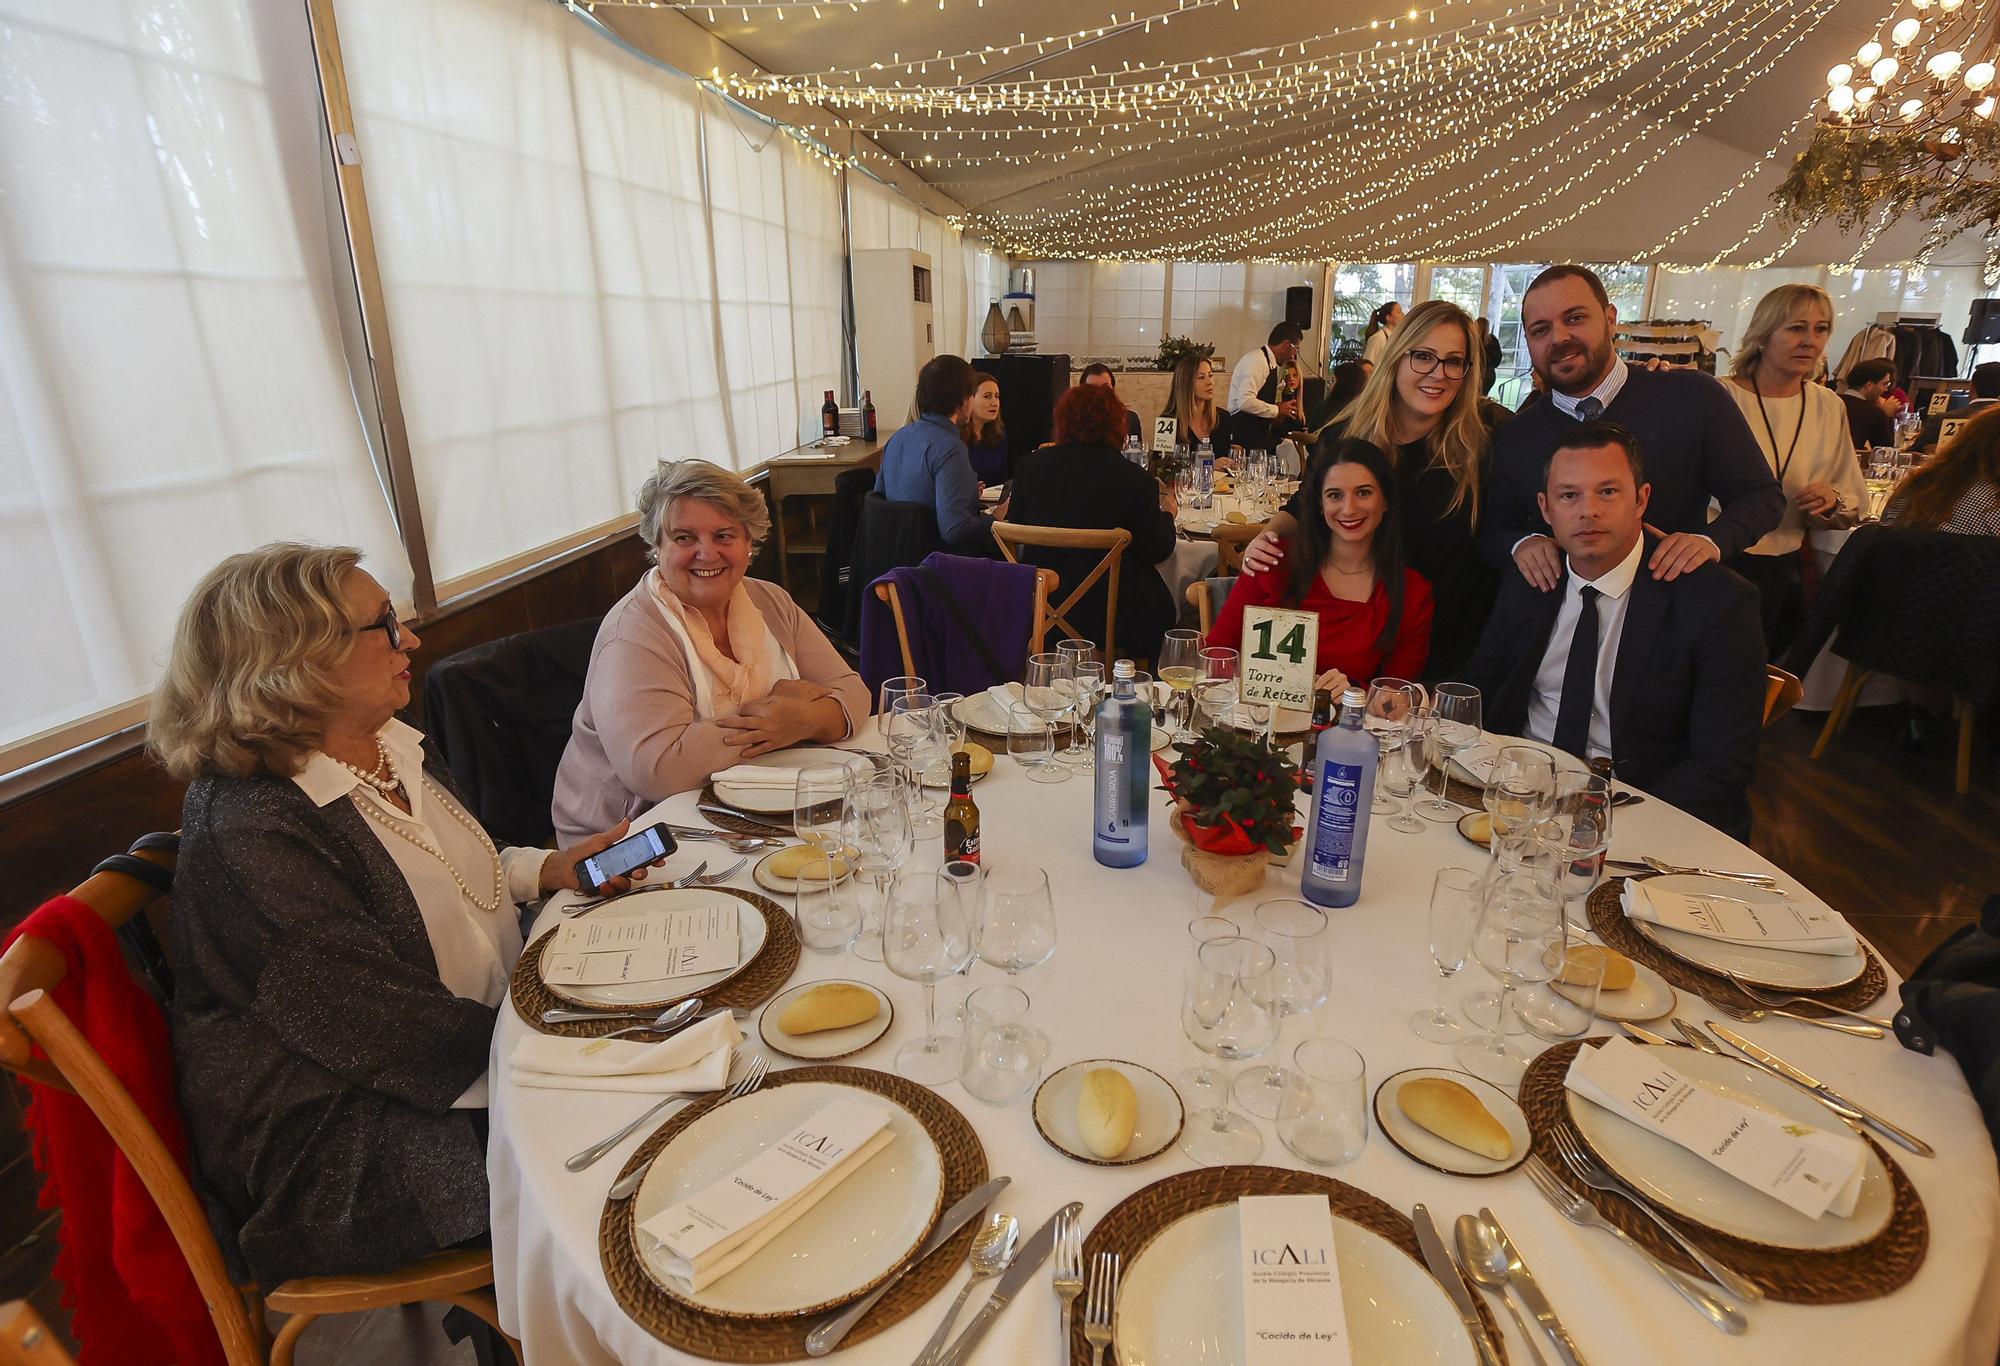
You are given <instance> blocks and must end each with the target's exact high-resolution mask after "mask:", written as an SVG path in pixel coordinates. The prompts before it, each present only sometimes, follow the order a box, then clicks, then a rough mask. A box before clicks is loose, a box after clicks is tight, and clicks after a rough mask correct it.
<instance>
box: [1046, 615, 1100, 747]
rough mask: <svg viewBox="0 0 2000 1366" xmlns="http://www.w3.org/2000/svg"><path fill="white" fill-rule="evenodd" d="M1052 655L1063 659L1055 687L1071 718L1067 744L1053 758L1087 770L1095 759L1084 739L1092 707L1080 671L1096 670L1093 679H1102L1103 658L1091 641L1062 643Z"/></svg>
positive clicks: (1086, 686)
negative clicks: (1064, 695)
mask: <svg viewBox="0 0 2000 1366" xmlns="http://www.w3.org/2000/svg"><path fill="white" fill-rule="evenodd" d="M1056 653H1057V654H1059V655H1061V656H1062V657H1063V660H1064V662H1065V667H1064V668H1063V670H1062V671H1061V673H1060V674H1059V676H1058V677H1059V679H1060V681H1059V682H1058V683H1057V685H1056V686H1058V687H1060V688H1062V689H1064V690H1065V691H1067V692H1068V693H1069V695H1070V713H1071V715H1072V717H1073V718H1074V719H1073V721H1072V723H1071V725H1070V732H1069V744H1068V745H1067V746H1065V747H1064V748H1063V750H1062V751H1061V752H1060V753H1059V754H1057V755H1056V758H1057V759H1058V760H1059V761H1060V762H1062V763H1065V764H1068V765H1069V766H1070V767H1071V768H1088V767H1089V766H1090V764H1091V762H1092V760H1093V759H1094V758H1095V757H1096V756H1095V755H1094V754H1093V753H1092V752H1091V747H1090V745H1089V744H1088V743H1087V742H1086V741H1085V739H1084V728H1085V726H1086V725H1087V724H1088V720H1089V716H1090V709H1091V708H1092V707H1094V706H1095V704H1096V701H1097V699H1096V697H1095V696H1093V695H1091V693H1090V689H1089V687H1088V678H1089V675H1087V674H1086V673H1085V672H1084V670H1086V669H1087V668H1089V667H1090V666H1092V665H1095V666H1096V669H1097V675H1096V676H1097V677H1099V678H1102V677H1103V676H1104V657H1103V656H1102V655H1100V654H1098V652H1097V644H1096V642H1095V641H1089V640H1064V641H1058V642H1057V643H1056Z"/></svg>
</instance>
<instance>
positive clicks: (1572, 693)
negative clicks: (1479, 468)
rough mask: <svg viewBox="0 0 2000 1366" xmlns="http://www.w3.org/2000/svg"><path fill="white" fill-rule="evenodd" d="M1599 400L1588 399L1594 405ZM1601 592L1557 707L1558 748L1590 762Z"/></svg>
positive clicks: (1588, 601)
mask: <svg viewBox="0 0 2000 1366" xmlns="http://www.w3.org/2000/svg"><path fill="white" fill-rule="evenodd" d="M1596 401H1597V400H1596V399H1585V400H1584V402H1586V403H1595V402H1596ZM1598 596H1599V595H1598V591H1597V590H1596V589H1595V588H1591V587H1589V586H1588V585H1586V586H1585V587H1584V588H1583V590H1582V597H1583V609H1582V610H1581V611H1579V612H1578V613H1577V614H1576V632H1575V634H1573V635H1572V636H1570V638H1569V662H1568V663H1567V664H1565V665H1564V666H1563V690H1562V703H1561V705H1560V706H1558V707H1557V708H1556V733H1555V746H1556V748H1557V749H1562V750H1568V751H1569V752H1570V753H1571V754H1574V755H1575V756H1576V757H1577V758H1579V759H1588V758H1589V757H1590V756H1589V755H1588V754H1587V753H1586V752H1585V751H1586V750H1588V749H1589V748H1590V708H1591V705H1592V703H1593V702H1595V700H1596V698H1597V599H1598Z"/></svg>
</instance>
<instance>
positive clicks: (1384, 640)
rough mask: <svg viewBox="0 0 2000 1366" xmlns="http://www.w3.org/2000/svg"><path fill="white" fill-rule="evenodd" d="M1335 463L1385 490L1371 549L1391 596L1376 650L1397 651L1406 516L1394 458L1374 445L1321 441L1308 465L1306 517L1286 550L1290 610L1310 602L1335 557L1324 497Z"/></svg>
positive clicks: (1353, 440) (1350, 439) (1378, 579)
mask: <svg viewBox="0 0 2000 1366" xmlns="http://www.w3.org/2000/svg"><path fill="white" fill-rule="evenodd" d="M1335 465H1360V466H1361V467H1362V468H1364V469H1366V470H1367V471H1368V473H1369V474H1370V475H1371V476H1373V477H1374V480H1375V486H1376V487H1377V488H1379V489H1381V490H1382V521H1381V523H1380V524H1379V525H1378V526H1377V527H1376V528H1375V540H1374V543H1373V544H1372V545H1371V546H1370V547H1369V549H1370V551H1371V552H1372V553H1373V556H1374V559H1375V581H1376V582H1377V583H1379V584H1381V586H1382V591H1383V592H1385V593H1387V594H1388V595H1389V617H1388V620H1387V621H1385V622H1383V624H1382V634H1381V635H1380V636H1378V637H1377V638H1376V641H1375V649H1376V652H1377V653H1379V654H1385V655H1386V654H1387V653H1389V651H1390V650H1391V649H1393V648H1394V647H1395V644H1396V634H1397V632H1398V631H1400V630H1401V629H1402V625H1403V514H1402V509H1400V508H1398V507H1397V506H1396V476H1395V472H1394V471H1393V469H1392V468H1391V467H1390V464H1389V457H1388V456H1386V455H1384V454H1382V451H1381V448H1380V447H1378V446H1376V445H1375V444H1374V443H1373V442H1372V441H1361V440H1358V439H1356V438H1354V437H1341V438H1340V439H1338V440H1335V441H1325V440H1322V441H1321V442H1320V444H1319V449H1318V450H1317V451H1316V452H1315V453H1314V455H1313V458H1312V463H1311V464H1310V465H1308V466H1306V477H1305V482H1304V484H1303V485H1302V486H1301V488H1302V491H1303V492H1304V493H1305V495H1306V506H1305V516H1303V517H1301V518H1299V529H1298V531H1297V532H1295V533H1294V534H1293V536H1292V539H1291V542H1290V544H1289V545H1287V546H1286V547H1285V558H1286V559H1287V561H1289V563H1290V565H1291V582H1290V583H1289V584H1287V585H1286V590H1285V606H1287V607H1297V606H1298V605H1299V604H1301V603H1303V602H1304V601H1305V600H1306V594H1307V593H1309V592H1311V591H1312V586H1313V580H1315V579H1317V578H1318V577H1319V571H1320V569H1321V567H1322V566H1324V565H1325V564H1326V561H1327V557H1328V556H1329V555H1331V554H1332V553H1333V528H1332V527H1330V526H1328V525H1327V524H1326V511H1325V508H1324V506H1323V504H1322V503H1321V501H1320V495H1321V493H1322V492H1323V491H1324V490H1325V488H1326V476H1327V474H1328V473H1329V472H1330V471H1331V470H1332V469H1333V467H1334V466H1335Z"/></svg>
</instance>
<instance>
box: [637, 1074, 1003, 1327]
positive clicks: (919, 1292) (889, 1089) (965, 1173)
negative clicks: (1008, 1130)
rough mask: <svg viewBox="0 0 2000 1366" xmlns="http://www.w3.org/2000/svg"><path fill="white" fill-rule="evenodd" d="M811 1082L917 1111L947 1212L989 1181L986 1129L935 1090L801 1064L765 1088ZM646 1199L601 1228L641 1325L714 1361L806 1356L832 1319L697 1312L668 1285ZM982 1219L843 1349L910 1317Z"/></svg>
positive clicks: (702, 1107) (671, 1129)
mask: <svg viewBox="0 0 2000 1366" xmlns="http://www.w3.org/2000/svg"><path fill="white" fill-rule="evenodd" d="M803 1081H826V1082H836V1083H839V1084H841V1085H845V1086H853V1087H858V1088H859V1089H861V1090H863V1091H872V1092H874V1093H875V1094H876V1095H879V1096H885V1097H887V1098H888V1099H890V1100H893V1101H895V1102H896V1103H897V1104H898V1105H901V1106H902V1107H903V1108H904V1109H906V1110H908V1111H909V1112H910V1113H911V1114H913V1115H915V1116H916V1117H917V1120H918V1122H919V1123H921V1124H922V1125H923V1126H924V1131H925V1132H926V1133H928V1134H929V1135H930V1136H931V1141H932V1142H934V1143H936V1144H937V1148H938V1155H939V1157H940V1158H942V1159H943V1165H944V1195H943V1199H942V1202H941V1203H940V1204H939V1206H938V1208H939V1209H941V1210H944V1209H950V1208H951V1207H952V1205H954V1204H955V1203H957V1201H958V1200H959V1199H960V1198H961V1197H962V1196H964V1195H965V1194H966V1193H967V1192H969V1191H971V1190H973V1189H975V1188H976V1187H979V1186H982V1185H984V1184H985V1183H986V1180H987V1168H986V1150H985V1149H984V1148H983V1147H981V1146H980V1143H979V1135H977V1134H975V1133H974V1132H973V1131H972V1124H971V1121H969V1120H967V1119H966V1117H965V1116H964V1115H962V1114H960V1113H959V1112H958V1111H957V1110H956V1109H954V1108H952V1106H951V1104H950V1103H949V1102H947V1101H945V1100H944V1099H943V1098H942V1097H940V1096H939V1095H938V1094H937V1093H936V1092H935V1091H932V1090H931V1089H930V1088H929V1087H925V1086H918V1085H917V1084H916V1083H915V1082H910V1081H905V1080H903V1079H902V1078H901V1077H896V1076H891V1075H890V1074H888V1073H887V1072H874V1071H870V1070H869V1069H867V1068H864V1067H796V1068H793V1069H792V1070H791V1071H788V1072H773V1073H771V1075H770V1077H769V1079H767V1080H766V1081H765V1083H764V1085H765V1087H766V1088H769V1087H773V1086H791V1085H796V1084H797V1083H799V1082H803ZM716 1103H717V1101H716V1100H715V1099H713V1098H711V1099H708V1100H701V1101H697V1102H695V1103H694V1104H692V1105H689V1106H687V1107H686V1108H685V1109H683V1110H681V1111H680V1112H679V1113H678V1114H676V1115H675V1116H674V1117H673V1118H672V1119H670V1120H668V1121H667V1122H666V1123H665V1124H663V1125H661V1126H660V1129H659V1132H657V1133H655V1134H654V1135H653V1136H652V1137H651V1138H649V1139H647V1140H646V1141H645V1142H644V1143H641V1144H640V1145H639V1147H638V1149H637V1151H635V1152H634V1153H633V1154H632V1156H631V1158H630V1159H629V1160H627V1162H626V1163H625V1166H624V1168H623V1169H622V1170H621V1171H620V1172H619V1175H620V1176H623V1175H625V1174H626V1173H628V1172H631V1171H634V1170H636V1169H637V1168H638V1167H639V1165H640V1164H641V1163H643V1162H646V1161H648V1160H650V1159H651V1158H652V1156H653V1154H655V1153H657V1152H659V1151H660V1149H662V1148H664V1147H665V1146H666V1145H667V1144H668V1143H669V1142H671V1141H672V1140H673V1138H674V1136H675V1135H676V1134H678V1133H680V1131H681V1130H683V1129H685V1128H687V1126H688V1125H690V1124H692V1123H693V1122H694V1121H695V1120H697V1119H699V1118H700V1117H701V1116H702V1115H704V1114H706V1113H708V1111H709V1110H711V1109H713V1108H714V1106H715V1105H716ZM637 1203H638V1201H637V1200H614V1201H610V1202H607V1203H606V1205H605V1206H604V1217H603V1219H602V1220H601V1221H600V1222H599V1224H598V1230H597V1251H598V1255H599V1257H600V1259H601V1260H602V1261H603V1263H604V1277H605V1280H607V1281H608V1282H610V1285H611V1293H612V1295H613V1296H615V1297H616V1298H617V1300H618V1303H619V1304H620V1305H621V1306H622V1307H623V1308H624V1310H625V1312H626V1313H628V1314H630V1315H631V1316H632V1320H633V1322H635V1323H637V1324H638V1325H639V1326H640V1327H641V1328H644V1329H645V1330H646V1331H647V1332H649V1333H651V1334H652V1335H653V1336H654V1337H656V1338H658V1339H659V1340H660V1341H661V1342H664V1343H666V1344H667V1346H669V1347H677V1348H679V1349H680V1350H681V1351H683V1352H692V1353H693V1354H694V1355H696V1356H698V1357H706V1358H707V1359H708V1360H710V1361H746V1362H761V1361H803V1360H804V1359H805V1357H806V1334H807V1333H809V1332H811V1331H812V1329H813V1326H814V1325H815V1324H817V1323H818V1322H819V1321H820V1319H821V1318H822V1317H824V1315H822V1314H811V1315H807V1316H804V1317H802V1318H797V1319H732V1318H722V1317H720V1316H718V1315H712V1314H704V1313H702V1312H700V1311H699V1310H696V1309H692V1308H690V1307H689V1306H688V1305H686V1304H683V1303H682V1302H681V1301H679V1300H677V1299H675V1298H673V1297H672V1296H671V1295H669V1294H667V1292H666V1291H664V1290H662V1289H660V1287H659V1286H658V1285H657V1284H655V1283H654V1281H653V1278H652V1277H651V1276H649V1275H647V1274H646V1269H645V1267H644V1266H643V1265H642V1264H641V1262H640V1260H639V1248H638V1243H637V1242H636V1234H635V1232H634V1229H633V1216H632V1210H633V1206H634V1205H636V1204H637ZM979 1223H980V1221H979V1220H977V1219H973V1220H971V1221H969V1222H968V1223H967V1224H966V1226H965V1227H964V1228H962V1229H960V1230H959V1231H958V1232H957V1233H956V1234H955V1235H953V1236H952V1237H951V1238H950V1239H949V1240H948V1241H947V1242H946V1243H945V1244H944V1245H943V1246H942V1247H940V1248H938V1250H937V1251H936V1252H933V1253H932V1254H931V1255H930V1256H928V1257H926V1258H924V1259H923V1260H922V1261H921V1262H918V1263H917V1264H916V1265H915V1266H914V1267H912V1268H911V1269H910V1270H909V1271H908V1272H906V1273H905V1274H904V1275H903V1276H902V1277H900V1278H899V1279H897V1280H896V1281H895V1282H894V1283H893V1284H891V1285H890V1287H889V1291H888V1293H887V1294H885V1295H883V1296H882V1298H881V1299H880V1300H879V1301H877V1302H876V1305H875V1307H874V1308H873V1309H870V1310H869V1311H868V1312H867V1313H866V1314H865V1315H863V1316H862V1318H861V1321H860V1322H859V1323H857V1324H855V1325H854V1328H853V1330H852V1331H851V1332H849V1333H848V1335H847V1337H846V1338H845V1339H844V1340H843V1346H847V1347H851V1346H853V1345H854V1344H855V1343H857V1342H862V1341H865V1340H866V1339H868V1338H871V1337H873V1336H874V1335H875V1334H877V1333H879V1332H881V1331H882V1330H883V1329H885V1328H889V1327H891V1326H893V1325H894V1324H897V1323H899V1322H901V1321H902V1320H903V1319H906V1318H908V1317H909V1316H910V1315H911V1314H912V1313H914V1312H915V1311H916V1310H917V1309H918V1308H920V1307H921V1306H922V1305H923V1304H924V1303H925V1302H926V1301H928V1300H929V1299H930V1298H931V1297H932V1296H933V1295H935V1294H936V1293H937V1292H938V1291H939V1290H941V1289H943V1288H944V1286H945V1284H946V1283H947V1282H949V1281H950V1280H951V1278H952V1275H953V1274H954V1273H955V1272H956V1271H957V1270H958V1267H959V1264H960V1263H961V1262H963V1261H964V1260H965V1255H966V1251H967V1249H968V1248H970V1247H971V1246H972V1236H973V1234H974V1233H976V1232H977V1231H978V1229H979ZM827 1312H828V1313H831V1312H833V1311H831V1310H829V1311H827Z"/></svg>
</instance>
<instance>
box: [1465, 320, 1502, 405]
mask: <svg viewBox="0 0 2000 1366" xmlns="http://www.w3.org/2000/svg"><path fill="white" fill-rule="evenodd" d="M1472 321H1473V325H1474V326H1476V327H1477V328H1478V329H1479V359H1480V362H1481V363H1480V366H1479V377H1480V378H1479V392H1480V395H1481V396H1482V397H1483V396H1485V395H1487V394H1490V393H1492V392H1493V383H1494V381H1495V380H1497V379H1499V378H1500V362H1501V361H1502V360H1504V359H1506V352H1504V351H1502V350H1501V349H1500V339H1499V338H1498V337H1496V336H1494V335H1493V324H1492V323H1490V322H1488V321H1487V320H1486V319H1485V318H1474V319H1473V320H1472Z"/></svg>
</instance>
